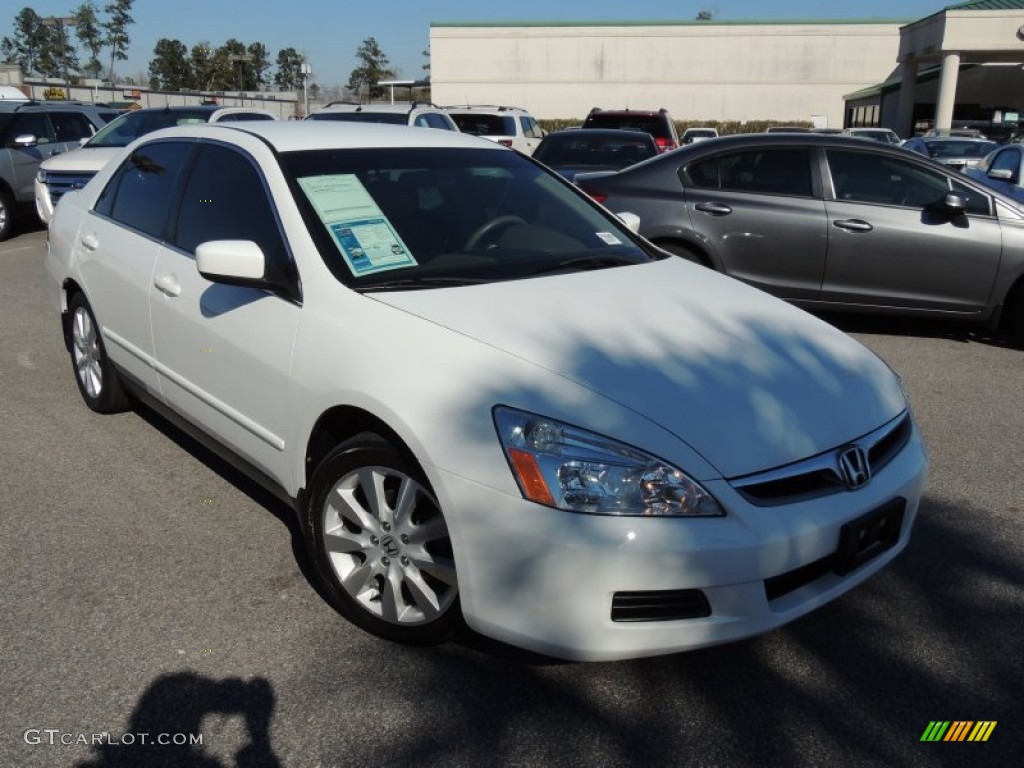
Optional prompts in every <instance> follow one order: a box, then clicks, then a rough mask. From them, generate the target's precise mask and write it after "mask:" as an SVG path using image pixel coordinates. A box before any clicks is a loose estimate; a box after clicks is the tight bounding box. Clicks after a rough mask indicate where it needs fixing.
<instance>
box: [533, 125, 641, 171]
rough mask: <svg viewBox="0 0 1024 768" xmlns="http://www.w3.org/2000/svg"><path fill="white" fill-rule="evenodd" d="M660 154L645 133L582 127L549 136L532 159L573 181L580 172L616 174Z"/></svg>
mask: <svg viewBox="0 0 1024 768" xmlns="http://www.w3.org/2000/svg"><path fill="white" fill-rule="evenodd" d="M658 152H659V150H658V145H657V144H656V143H655V142H654V137H653V136H651V134H649V133H645V132H644V131H619V130H615V129H605V128H582V129H580V130H576V131H559V132H556V133H551V134H548V135H547V136H545V137H544V139H543V140H542V141H541V143H540V144H539V145H538V146H537V149H536V151H535V152H534V153H533V159H534V160H538V161H540V162H542V163H544V164H545V165H546V166H548V167H549V168H550V169H551V170H553V171H556V172H557V173H558V174H559V175H560V176H564V177H565V178H567V179H568V180H569V181H572V180H573V179H574V178H575V177H576V174H577V173H585V172H587V171H617V170H619V169H620V168H625V167H627V166H630V165H633V164H634V163H639V162H640V161H641V160H646V159H647V158H649V157H656V156H657V155H658Z"/></svg>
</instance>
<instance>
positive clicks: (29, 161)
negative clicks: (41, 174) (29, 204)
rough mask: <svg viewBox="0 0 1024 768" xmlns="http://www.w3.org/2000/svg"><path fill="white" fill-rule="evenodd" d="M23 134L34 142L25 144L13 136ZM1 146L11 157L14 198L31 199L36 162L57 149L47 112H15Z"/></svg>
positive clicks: (1, 139) (33, 192)
mask: <svg viewBox="0 0 1024 768" xmlns="http://www.w3.org/2000/svg"><path fill="white" fill-rule="evenodd" d="M24 136H31V137H33V141H32V142H30V143H28V144H19V143H17V142H15V139H17V138H18V137H24ZM0 147H3V148H4V149H5V150H7V153H8V156H9V157H10V163H11V188H12V189H13V190H14V197H15V199H16V200H18V201H20V202H26V201H29V200H32V199H33V197H34V196H35V188H34V183H35V178H36V171H38V170H39V164H40V163H41V162H43V160H45V159H46V158H48V157H50V155H52V154H54V153H55V152H59V150H60V146H59V145H58V144H55V143H54V140H53V129H52V128H51V126H50V122H49V120H47V119H46V113H45V112H41V111H31V112H19V113H17V114H15V115H14V117H13V118H12V119H11V121H10V124H9V125H8V126H7V130H5V131H4V134H3V136H2V137H0Z"/></svg>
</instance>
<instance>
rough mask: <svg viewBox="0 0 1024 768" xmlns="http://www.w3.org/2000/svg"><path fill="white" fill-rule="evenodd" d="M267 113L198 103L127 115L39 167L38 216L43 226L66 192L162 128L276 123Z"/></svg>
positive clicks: (252, 109)
mask: <svg viewBox="0 0 1024 768" xmlns="http://www.w3.org/2000/svg"><path fill="white" fill-rule="evenodd" d="M276 119H277V118H275V117H274V115H273V114H272V113H271V112H269V111H267V110H265V109H257V108H250V107H218V106H216V105H206V104H197V105H193V106H183V107H154V108H150V109H138V110H135V111H133V112H126V113H124V114H123V115H121V116H119V117H117V119H116V120H112V121H111V122H110V123H109V124H108V125H106V126H104V128H103V130H101V131H100V132H99V133H97V134H96V135H95V136H93V137H92V138H91V139H89V140H88V141H86V142H85V143H84V144H82V146H80V147H78V146H76V147H73V148H72V151H70V152H65V153H63V154H60V155H57V156H54V157H51V158H49V159H48V160H46V161H44V162H43V163H42V164H41V165H40V166H39V171H38V172H37V173H36V177H35V186H34V190H35V201H36V213H37V214H38V215H39V218H40V220H41V221H42V222H43V223H44V224H48V223H49V222H50V219H51V218H52V217H53V210H54V208H55V207H56V206H57V203H58V202H59V201H60V198H61V197H62V196H63V195H64V193H65V192H69V191H71V190H74V189H81V188H82V187H84V186H85V185H86V184H87V183H88V181H89V179H91V178H92V177H93V176H95V175H96V173H97V172H98V171H99V170H100V169H101V168H102V167H103V166H104V165H106V164H107V162H108V161H109V160H110V158H112V157H114V156H115V155H118V154H119V153H120V151H121V150H122V149H123V148H124V147H126V146H128V145H129V144H131V143H132V142H133V141H134V140H135V139H137V138H139V137H140V136H144V135H146V134H147V133H150V132H152V131H156V130H159V129H160V128H169V127H171V126H174V125H186V124H189V123H220V122H225V123H227V122H236V121H250V120H276Z"/></svg>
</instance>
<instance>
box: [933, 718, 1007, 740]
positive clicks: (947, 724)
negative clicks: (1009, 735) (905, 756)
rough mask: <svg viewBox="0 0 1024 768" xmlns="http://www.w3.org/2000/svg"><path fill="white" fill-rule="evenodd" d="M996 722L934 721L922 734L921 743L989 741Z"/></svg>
mask: <svg viewBox="0 0 1024 768" xmlns="http://www.w3.org/2000/svg"><path fill="white" fill-rule="evenodd" d="M997 722H998V721H996V720H978V721H977V722H975V721H974V720H953V721H952V722H951V721H949V720H932V721H931V722H929V723H928V727H927V728H925V729H924V733H922V734H921V741H988V737H989V736H991V735H992V731H994V730H995V728H996V723H997Z"/></svg>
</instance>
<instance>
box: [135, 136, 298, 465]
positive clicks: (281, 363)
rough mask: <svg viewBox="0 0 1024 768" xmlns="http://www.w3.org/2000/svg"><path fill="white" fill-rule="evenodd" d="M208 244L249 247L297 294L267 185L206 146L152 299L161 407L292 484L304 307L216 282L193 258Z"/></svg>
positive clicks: (224, 150)
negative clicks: (295, 381) (292, 381)
mask: <svg viewBox="0 0 1024 768" xmlns="http://www.w3.org/2000/svg"><path fill="white" fill-rule="evenodd" d="M211 240H250V241H254V242H255V243H256V244H257V245H259V246H260V248H261V249H262V250H263V252H264V254H266V256H267V257H268V259H269V261H270V269H271V271H272V272H274V273H276V274H279V275H287V276H288V277H287V281H288V282H290V283H291V284H294V285H296V286H297V276H296V275H295V269H294V264H293V262H292V260H291V257H290V254H289V252H288V249H287V246H286V244H285V238H284V236H283V235H282V232H281V227H280V225H279V223H278V218H277V215H276V211H275V209H274V206H273V204H272V202H271V198H270V194H269V192H268V191H267V185H266V184H265V181H264V179H263V176H262V175H261V173H260V172H259V170H258V169H257V166H256V164H255V163H254V161H253V160H252V158H251V157H249V156H248V155H246V154H244V153H243V152H242V151H240V150H239V149H237V148H234V147H229V146H226V145H222V144H217V143H212V142H211V143H205V142H204V143H202V144H201V145H200V147H199V150H198V152H197V155H196V158H195V162H194V164H193V165H192V167H191V171H190V174H189V178H188V179H187V181H186V183H185V186H184V192H183V195H182V199H181V208H180V213H179V215H178V218H177V225H176V227H175V231H174V232H173V233H172V235H171V238H170V242H169V243H168V244H167V246H166V247H164V248H162V249H161V251H160V253H159V256H158V258H157V265H156V271H155V275H154V279H153V281H152V285H153V287H152V291H151V294H150V311H151V314H152V320H153V340H154V348H155V355H156V360H157V366H158V369H159V372H160V388H161V392H162V395H163V398H164V400H165V401H166V402H167V403H168V404H169V405H171V406H172V407H173V408H174V409H175V410H177V411H178V412H179V413H181V414H183V415H184V416H186V417H187V418H188V419H189V421H191V422H192V423H194V424H196V425H197V426H199V427H200V428H201V429H203V430H204V431H205V432H207V433H208V434H211V435H213V436H214V437H216V438H217V439H218V440H220V441H221V442H222V443H224V444H225V445H227V446H228V447H230V448H231V449H232V450H233V451H234V452H235V453H237V454H239V455H240V456H242V457H243V458H245V459H247V460H248V461H249V462H251V463H252V464H254V465H255V466H257V467H259V468H260V469H261V470H262V471H264V472H265V473H267V474H268V475H270V476H271V477H273V478H274V479H276V480H277V481H278V482H280V483H281V484H285V479H286V477H287V472H288V467H287V464H286V462H285V447H286V446H285V439H284V435H285V434H287V432H288V429H287V426H288V422H289V415H288V412H287V408H286V403H287V402H288V388H289V372H290V365H291V353H292V345H293V343H294V339H295V332H296V329H297V327H298V322H299V313H300V307H299V305H298V303H297V289H296V293H295V295H294V296H290V297H286V296H281V295H277V294H274V293H271V292H270V291H268V290H264V289H261V288H248V287H240V286H233V285H225V284H222V283H213V282H211V281H209V280H207V279H206V278H204V277H203V276H202V275H200V274H199V272H198V271H197V269H196V263H195V251H196V247H197V246H198V245H199V244H200V243H204V242H208V241H211Z"/></svg>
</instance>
